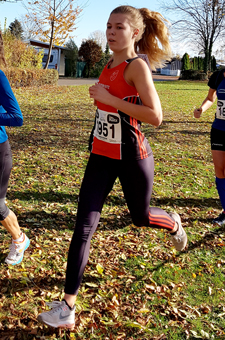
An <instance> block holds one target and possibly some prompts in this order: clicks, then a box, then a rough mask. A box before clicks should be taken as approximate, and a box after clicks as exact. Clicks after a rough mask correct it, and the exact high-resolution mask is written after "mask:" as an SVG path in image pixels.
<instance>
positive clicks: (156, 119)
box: [110, 96, 162, 126]
mask: <svg viewBox="0 0 225 340" xmlns="http://www.w3.org/2000/svg"><path fill="white" fill-rule="evenodd" d="M110 106H112V107H114V108H116V109H117V110H119V111H122V112H124V113H126V114H127V115H129V116H131V117H133V118H135V119H137V120H140V121H141V122H144V123H148V124H151V125H154V126H159V125H160V124H161V123H162V109H161V105H160V102H158V103H157V104H156V105H155V106H154V107H152V108H151V107H149V106H145V105H137V104H133V103H129V102H127V101H125V100H123V99H120V98H118V97H115V96H111V100H110Z"/></svg>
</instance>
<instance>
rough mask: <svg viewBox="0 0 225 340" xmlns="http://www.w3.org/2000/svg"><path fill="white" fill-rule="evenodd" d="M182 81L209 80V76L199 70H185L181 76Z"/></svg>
mask: <svg viewBox="0 0 225 340" xmlns="http://www.w3.org/2000/svg"><path fill="white" fill-rule="evenodd" d="M180 79H182V80H207V79H208V75H207V74H206V73H204V72H203V71H198V70H183V71H182V72H181V75H180Z"/></svg>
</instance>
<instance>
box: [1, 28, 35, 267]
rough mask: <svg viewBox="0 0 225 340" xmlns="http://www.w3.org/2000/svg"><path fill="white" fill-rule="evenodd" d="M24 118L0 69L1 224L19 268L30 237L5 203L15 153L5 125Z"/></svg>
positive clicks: (12, 261) (10, 256)
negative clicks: (9, 239)
mask: <svg viewBox="0 0 225 340" xmlns="http://www.w3.org/2000/svg"><path fill="white" fill-rule="evenodd" d="M2 64H3V65H6V61H5V58H4V49H3V39H2V35H1V32H0V67H1V65H2ZM22 124H23V116H22V112H21V110H20V107H19V104H18V102H17V100H16V98H15V96H14V94H13V92H12V89H11V87H10V84H9V82H8V79H7V78H6V76H5V74H4V72H3V71H2V70H0V221H1V223H2V225H3V226H4V227H5V228H6V230H7V231H8V232H9V233H10V234H11V236H12V243H11V245H10V252H9V254H8V256H7V257H6V259H5V262H6V263H7V264H11V265H15V264H18V263H20V262H21V261H22V259H23V254H24V251H25V250H26V249H27V248H28V247H29V244H30V241H29V239H28V237H27V236H26V235H25V234H24V233H23V232H22V231H21V230H20V226H19V224H18V221H17V217H16V215H15V214H14V212H13V211H12V210H10V209H9V208H8V207H7V206H6V204H5V198H6V192H7V188H8V181H9V176H10V172H11V169H12V153H11V148H10V144H9V141H8V136H7V133H6V130H5V126H21V125H22Z"/></svg>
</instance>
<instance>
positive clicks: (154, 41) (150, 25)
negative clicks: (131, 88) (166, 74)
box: [111, 6, 172, 70]
mask: <svg viewBox="0 0 225 340" xmlns="http://www.w3.org/2000/svg"><path fill="white" fill-rule="evenodd" d="M117 13H121V14H126V15H128V16H129V17H130V19H131V20H130V26H131V27H132V28H133V29H138V30H139V32H138V34H137V36H136V38H135V44H134V48H135V52H136V53H143V54H147V56H148V59H149V62H150V65H151V68H152V70H155V69H156V68H157V67H161V66H163V65H164V64H165V62H166V60H169V59H171V56H172V54H171V48H170V42H169V30H168V28H167V26H166V23H168V21H167V20H166V19H165V18H164V17H163V16H162V15H161V14H160V13H158V12H153V11H150V10H149V9H147V8H140V9H138V8H135V7H132V6H119V7H116V8H115V9H114V10H113V11H112V12H111V14H117Z"/></svg>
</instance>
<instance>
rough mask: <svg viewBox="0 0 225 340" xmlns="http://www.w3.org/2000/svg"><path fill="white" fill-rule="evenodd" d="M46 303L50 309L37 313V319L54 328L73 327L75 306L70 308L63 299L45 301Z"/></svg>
mask: <svg viewBox="0 0 225 340" xmlns="http://www.w3.org/2000/svg"><path fill="white" fill-rule="evenodd" d="M46 305H48V306H49V307H50V308H52V309H51V310H50V311H48V312H43V313H41V314H39V315H38V317H37V319H38V321H40V322H42V323H44V324H45V325H48V326H51V327H55V328H58V327H60V328H73V327H74V326H75V306H74V307H73V308H72V309H70V308H69V307H68V305H67V304H66V302H65V301H64V300H63V301H53V302H46Z"/></svg>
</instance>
